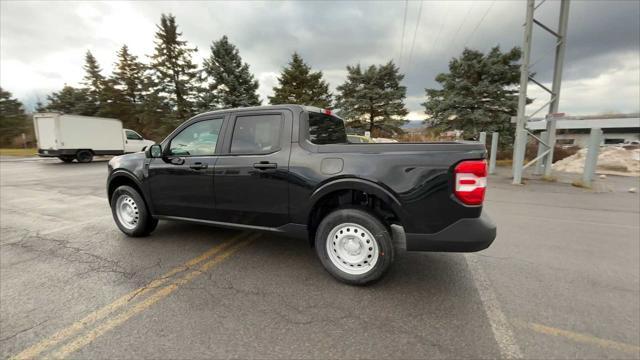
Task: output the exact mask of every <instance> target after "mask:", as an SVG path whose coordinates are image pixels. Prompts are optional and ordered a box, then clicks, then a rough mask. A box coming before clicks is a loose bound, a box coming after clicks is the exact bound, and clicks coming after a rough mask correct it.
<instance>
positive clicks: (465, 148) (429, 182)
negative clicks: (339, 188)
mask: <svg viewBox="0 0 640 360" xmlns="http://www.w3.org/2000/svg"><path fill="white" fill-rule="evenodd" d="M485 153H486V150H485V149H484V147H483V146H482V145H479V144H464V143H450V144H447V143H432V144H427V143H425V144H362V145H360V144H352V145H351V144H350V145H324V146H319V147H317V152H316V151H308V150H307V149H305V148H304V147H303V146H299V145H298V144H296V146H294V147H293V149H292V156H291V160H290V164H289V165H290V172H291V175H292V176H293V177H294V178H295V179H294V180H293V181H292V182H291V187H290V189H291V195H290V196H291V210H290V211H291V217H292V221H293V222H295V223H302V224H304V223H306V222H307V220H308V219H307V218H305V216H308V214H309V212H310V211H311V205H312V204H309V201H308V199H309V198H310V197H311V195H312V194H313V192H314V191H315V189H317V188H318V187H319V186H322V185H323V184H326V183H328V182H331V181H333V180H335V179H345V178H353V179H362V180H366V181H369V182H371V183H374V184H377V185H378V186H380V187H384V188H385V189H387V190H388V191H389V192H390V193H392V194H393V196H394V197H395V198H396V199H397V200H398V201H399V202H400V204H401V207H402V211H403V212H404V213H405V214H408V215H407V216H405V217H404V219H402V220H403V226H404V227H405V231H407V232H412V233H435V232H437V231H440V230H441V229H443V228H445V227H447V226H448V225H450V224H452V223H454V222H456V221H458V220H459V219H461V218H476V217H479V216H480V214H481V212H482V207H481V206H466V205H464V204H462V203H460V202H459V201H458V200H457V199H456V198H455V197H454V196H453V195H452V189H451V188H452V185H453V184H452V172H451V171H452V167H453V166H454V165H455V164H457V163H458V162H460V161H462V160H468V159H483V158H484V157H485ZM328 158H330V159H342V161H343V163H344V166H343V169H342V171H341V172H339V173H335V174H324V173H322V170H321V164H322V161H323V159H328ZM398 215H399V216H402V215H401V214H398Z"/></svg>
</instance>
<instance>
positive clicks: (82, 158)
mask: <svg viewBox="0 0 640 360" xmlns="http://www.w3.org/2000/svg"><path fill="white" fill-rule="evenodd" d="M76 159H78V162H79V163H90V162H91V161H92V160H93V153H92V152H91V151H89V150H80V151H78V153H77V154H76Z"/></svg>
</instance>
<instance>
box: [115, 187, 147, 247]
mask: <svg viewBox="0 0 640 360" xmlns="http://www.w3.org/2000/svg"><path fill="white" fill-rule="evenodd" d="M111 213H112V214H113V219H114V220H115V222H116V225H118V228H119V229H120V231H122V232H123V233H125V234H127V235H129V236H133V237H140V236H147V235H149V234H150V233H151V232H152V231H153V230H154V229H155V228H156V226H157V225H158V220H157V219H154V218H153V217H152V216H151V214H149V211H148V210H147V206H146V204H145V202H144V199H143V198H142V196H141V195H140V194H139V193H138V192H137V191H136V190H135V189H134V188H132V187H131V186H127V185H122V186H120V187H118V188H117V189H116V190H115V191H114V192H113V195H112V196H111Z"/></svg>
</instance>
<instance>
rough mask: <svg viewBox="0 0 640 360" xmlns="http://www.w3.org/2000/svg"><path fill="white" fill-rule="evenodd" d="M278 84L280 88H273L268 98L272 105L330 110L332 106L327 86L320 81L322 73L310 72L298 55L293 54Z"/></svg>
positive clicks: (324, 82)
mask: <svg viewBox="0 0 640 360" xmlns="http://www.w3.org/2000/svg"><path fill="white" fill-rule="evenodd" d="M278 82H279V83H280V86H279V87H278V86H276V87H274V88H273V96H269V102H270V103H271V104H272V105H277V104H300V105H309V106H316V107H319V108H330V107H331V105H332V104H331V103H332V96H331V93H330V92H329V84H328V83H327V82H326V81H324V80H322V72H321V71H318V72H312V71H311V67H310V66H309V65H307V64H305V62H304V61H303V60H302V58H301V57H300V55H298V53H293V56H292V57H291V61H290V62H289V66H288V67H286V68H284V69H283V70H282V73H281V74H280V77H279V78H278Z"/></svg>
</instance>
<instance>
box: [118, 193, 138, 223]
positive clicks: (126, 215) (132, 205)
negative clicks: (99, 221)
mask: <svg viewBox="0 0 640 360" xmlns="http://www.w3.org/2000/svg"><path fill="white" fill-rule="evenodd" d="M116 216H117V217H118V221H119V222H120V224H121V225H122V226H124V227H125V228H127V229H128V230H133V229H135V228H136V226H138V221H139V220H140V211H139V210H138V205H137V204H136V202H135V200H133V198H132V197H131V196H129V195H125V194H123V195H120V196H119V197H118V200H116Z"/></svg>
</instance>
